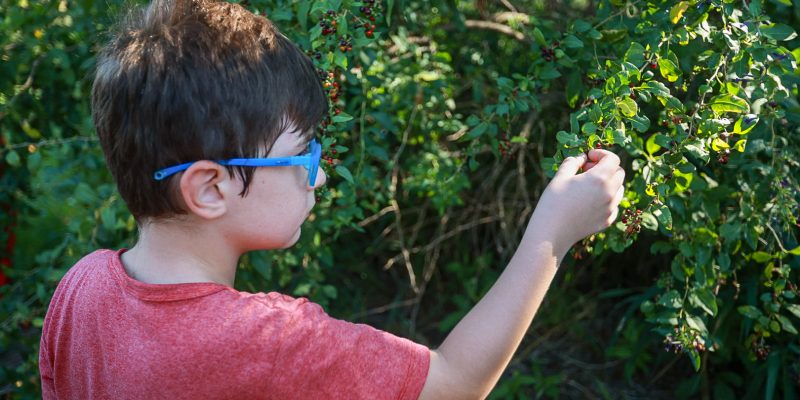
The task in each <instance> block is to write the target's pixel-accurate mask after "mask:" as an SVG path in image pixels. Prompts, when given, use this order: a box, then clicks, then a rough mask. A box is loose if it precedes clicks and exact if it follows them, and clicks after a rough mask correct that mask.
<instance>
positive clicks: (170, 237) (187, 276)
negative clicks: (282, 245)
mask: <svg viewBox="0 0 800 400" xmlns="http://www.w3.org/2000/svg"><path fill="white" fill-rule="evenodd" d="M240 255H241V254H240V253H239V252H236V251H232V249H231V248H230V247H229V246H227V244H226V243H225V240H224V239H222V238H218V237H212V235H210V234H209V233H208V231H203V230H191V231H188V230H187V229H186V228H185V227H181V226H176V225H175V224H158V223H148V224H145V225H144V226H142V227H141V228H140V230H139V240H138V241H137V242H136V245H134V246H133V247H132V248H131V249H130V250H128V251H126V252H124V253H122V265H123V266H124V267H125V272H127V273H128V276H130V277H131V278H133V279H136V280H138V281H140V282H144V283H151V284H174V283H199V282H215V283H219V284H222V285H226V286H229V287H233V282H234V279H235V277H236V266H237V264H238V262H239V256H240Z"/></svg>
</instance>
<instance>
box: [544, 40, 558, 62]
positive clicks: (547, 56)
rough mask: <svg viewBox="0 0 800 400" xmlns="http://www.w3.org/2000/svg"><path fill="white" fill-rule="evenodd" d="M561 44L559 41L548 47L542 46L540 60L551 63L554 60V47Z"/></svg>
mask: <svg viewBox="0 0 800 400" xmlns="http://www.w3.org/2000/svg"><path fill="white" fill-rule="evenodd" d="M560 44H561V43H559V41H557V40H556V41H555V42H553V43H552V44H551V45H550V46H549V47H544V46H542V58H544V60H545V61H553V60H555V59H556V50H555V49H556V47H558V46H559V45H560Z"/></svg>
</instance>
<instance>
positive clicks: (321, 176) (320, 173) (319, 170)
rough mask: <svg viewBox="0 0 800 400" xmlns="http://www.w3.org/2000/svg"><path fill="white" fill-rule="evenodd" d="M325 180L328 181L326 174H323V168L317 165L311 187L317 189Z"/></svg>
mask: <svg viewBox="0 0 800 400" xmlns="http://www.w3.org/2000/svg"><path fill="white" fill-rule="evenodd" d="M327 181H328V176H327V175H325V170H323V169H322V167H317V179H316V181H315V182H314V187H312V188H311V189H318V188H320V187H322V186H323V185H325V182H327Z"/></svg>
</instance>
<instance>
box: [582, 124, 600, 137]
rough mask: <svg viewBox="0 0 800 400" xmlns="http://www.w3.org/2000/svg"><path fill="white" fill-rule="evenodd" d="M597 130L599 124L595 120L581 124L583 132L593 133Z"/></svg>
mask: <svg viewBox="0 0 800 400" xmlns="http://www.w3.org/2000/svg"><path fill="white" fill-rule="evenodd" d="M596 131H597V124H595V123H594V122H587V123H585V124H583V126H581V132H583V133H585V134H587V135H591V134H593V133H595V132H596Z"/></svg>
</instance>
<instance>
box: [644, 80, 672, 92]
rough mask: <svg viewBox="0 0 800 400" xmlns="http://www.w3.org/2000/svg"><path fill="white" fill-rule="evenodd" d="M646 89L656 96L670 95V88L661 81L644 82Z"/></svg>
mask: <svg viewBox="0 0 800 400" xmlns="http://www.w3.org/2000/svg"><path fill="white" fill-rule="evenodd" d="M644 89H645V90H647V91H648V92H650V93H652V94H653V95H655V96H669V95H670V94H669V89H667V87H666V86H664V84H663V83H661V82H659V81H649V82H646V83H645V84H644Z"/></svg>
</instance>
